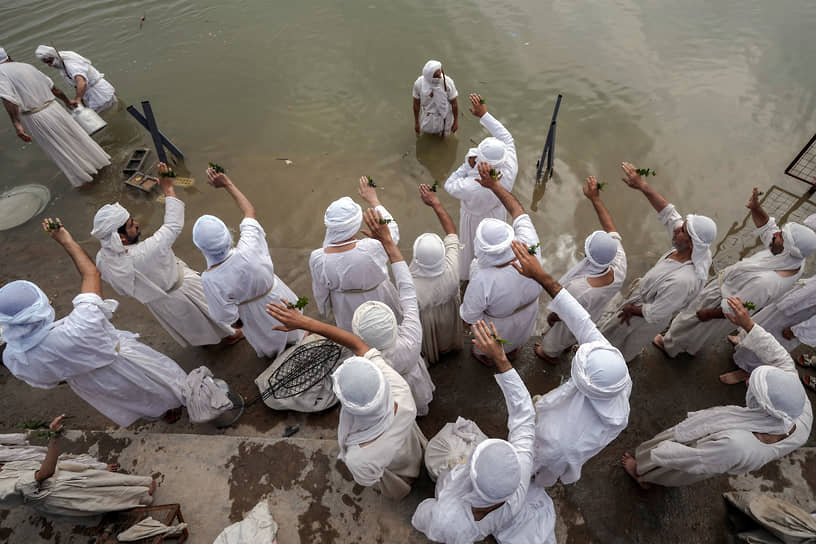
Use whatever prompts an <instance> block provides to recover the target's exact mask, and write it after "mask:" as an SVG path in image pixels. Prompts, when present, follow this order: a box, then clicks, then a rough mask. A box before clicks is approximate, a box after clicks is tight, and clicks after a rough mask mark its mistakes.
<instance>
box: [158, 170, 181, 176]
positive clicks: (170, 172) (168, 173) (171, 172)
mask: <svg viewBox="0 0 816 544" xmlns="http://www.w3.org/2000/svg"><path fill="white" fill-rule="evenodd" d="M159 176H161V177H163V178H177V177H178V176H177V175H176V173H175V172H174V171H173V170H168V171H167V172H165V173H164V174H162V173H161V172H159Z"/></svg>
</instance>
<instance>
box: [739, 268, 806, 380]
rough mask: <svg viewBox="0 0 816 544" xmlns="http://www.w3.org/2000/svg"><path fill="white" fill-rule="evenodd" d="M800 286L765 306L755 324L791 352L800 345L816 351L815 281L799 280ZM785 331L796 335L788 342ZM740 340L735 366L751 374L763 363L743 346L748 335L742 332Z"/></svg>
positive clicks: (755, 319)
mask: <svg viewBox="0 0 816 544" xmlns="http://www.w3.org/2000/svg"><path fill="white" fill-rule="evenodd" d="M797 284H798V285H796V286H794V288H793V289H791V290H790V291H788V292H787V294H785V295H784V296H783V297H782V298H780V299H779V300H777V301H776V302H773V303H771V304H770V305H768V306H766V307H765V308H763V309H762V310H760V311H759V312H757V313H756V314H755V315H754V317H753V319H754V323H756V324H757V325H759V326H761V327H762V328H763V329H765V330H766V331H767V332H769V333H770V334H772V335H773V337H774V338H775V339H776V341H777V342H779V343H780V344H782V347H784V348H785V349H786V350H788V352H791V351H793V350H794V349H796V348H797V347H799V345H800V344H805V345H808V346H810V347H816V281H813V278H809V279H807V280H805V281H802V280H799V282H797ZM785 328H790V329H791V330H792V331H793V334H794V338H792V339H790V340H788V339H787V338H785V337H784V336H782V329H785ZM739 338H740V343H739V344H737V348H736V350H735V351H734V362H735V363H736V364H737V366H739V367H740V368H741V369H743V370H745V371H746V372H752V371H753V370H754V369H755V368H756V367H758V366H760V365H761V364H762V361H761V360H760V359H759V357H757V356H756V354H755V353H754V352H753V351H751V350H749V349H746V348H745V347H744V346H743V345H742V339H743V338H745V331H743V330H740V333H739Z"/></svg>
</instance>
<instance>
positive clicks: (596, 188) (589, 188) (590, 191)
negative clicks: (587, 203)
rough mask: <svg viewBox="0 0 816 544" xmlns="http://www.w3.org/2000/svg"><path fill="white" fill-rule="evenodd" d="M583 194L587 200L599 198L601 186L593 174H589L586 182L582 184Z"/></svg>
mask: <svg viewBox="0 0 816 544" xmlns="http://www.w3.org/2000/svg"><path fill="white" fill-rule="evenodd" d="M584 196H585V197H587V198H588V199H589V200H595V199H596V198H601V187H600V185H599V184H598V180H596V179H595V176H589V177H588V178H586V183H585V184H584Z"/></svg>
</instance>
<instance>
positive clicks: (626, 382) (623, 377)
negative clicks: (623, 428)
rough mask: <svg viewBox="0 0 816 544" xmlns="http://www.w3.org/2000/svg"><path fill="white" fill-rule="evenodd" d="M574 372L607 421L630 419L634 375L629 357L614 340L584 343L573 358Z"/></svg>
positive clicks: (616, 421) (573, 376)
mask: <svg viewBox="0 0 816 544" xmlns="http://www.w3.org/2000/svg"><path fill="white" fill-rule="evenodd" d="M570 375H571V377H572V381H573V383H574V384H575V387H576V388H577V389H578V391H580V392H581V393H583V395H584V396H585V397H586V398H588V399H589V400H590V403H591V404H592V407H593V408H594V409H595V411H596V412H597V414H598V417H600V418H601V419H602V420H603V421H605V422H607V423H610V424H613V425H618V424H621V423H625V422H626V421H627V420H628V419H629V393H630V392H631V390H632V379H631V378H630V377H629V369H628V367H627V366H626V361H625V360H624V358H623V356H622V355H621V353H620V351H618V350H617V349H616V348H615V347H613V346H612V345H611V344H606V343H603V342H587V343H584V344H581V346H580V347H579V348H578V351H576V352H575V356H574V357H573V358H572V368H571V370H570Z"/></svg>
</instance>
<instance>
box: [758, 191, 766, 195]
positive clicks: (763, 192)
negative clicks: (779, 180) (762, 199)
mask: <svg viewBox="0 0 816 544" xmlns="http://www.w3.org/2000/svg"><path fill="white" fill-rule="evenodd" d="M764 194H765V191H760V192H758V193H757V196H762V195H764Z"/></svg>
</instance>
